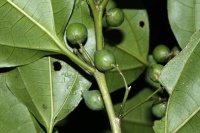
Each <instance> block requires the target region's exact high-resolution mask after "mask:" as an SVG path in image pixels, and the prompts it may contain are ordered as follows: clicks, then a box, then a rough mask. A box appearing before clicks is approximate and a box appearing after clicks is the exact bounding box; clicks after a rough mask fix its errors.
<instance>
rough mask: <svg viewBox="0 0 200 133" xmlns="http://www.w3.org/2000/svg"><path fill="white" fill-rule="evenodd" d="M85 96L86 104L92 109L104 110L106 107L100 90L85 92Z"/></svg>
mask: <svg viewBox="0 0 200 133" xmlns="http://www.w3.org/2000/svg"><path fill="white" fill-rule="evenodd" d="M83 98H84V101H85V104H86V105H87V107H88V108H89V109H91V110H102V109H103V108H104V102H103V99H102V96H101V93H100V92H99V91H98V90H91V91H86V92H84V93H83Z"/></svg>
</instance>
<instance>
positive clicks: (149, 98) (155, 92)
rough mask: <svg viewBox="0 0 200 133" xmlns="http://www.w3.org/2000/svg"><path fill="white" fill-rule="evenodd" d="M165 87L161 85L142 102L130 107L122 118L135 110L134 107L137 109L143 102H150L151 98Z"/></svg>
mask: <svg viewBox="0 0 200 133" xmlns="http://www.w3.org/2000/svg"><path fill="white" fill-rule="evenodd" d="M162 89H163V88H162V87H160V88H158V89H157V90H156V91H154V92H153V93H152V94H151V95H150V96H148V97H147V98H146V99H145V100H143V101H142V102H140V103H138V104H136V105H135V106H133V107H132V108H130V109H128V110H127V111H126V112H125V113H124V114H123V116H122V117H121V118H123V117H125V116H126V115H127V114H129V113H130V112H131V111H133V110H134V109H136V108H137V107H139V106H141V105H142V104H144V103H146V102H148V101H149V100H151V98H152V97H153V96H154V95H155V94H157V93H158V92H159V91H161V90H162Z"/></svg>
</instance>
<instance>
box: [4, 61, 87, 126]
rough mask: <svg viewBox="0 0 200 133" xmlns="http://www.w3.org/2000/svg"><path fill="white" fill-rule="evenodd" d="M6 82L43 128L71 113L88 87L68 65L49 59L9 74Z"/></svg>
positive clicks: (84, 80) (82, 78) (81, 77)
mask: <svg viewBox="0 0 200 133" xmlns="http://www.w3.org/2000/svg"><path fill="white" fill-rule="evenodd" d="M54 63H58V64H59V65H60V67H61V68H60V70H58V71H57V70H56V69H55V68H54V67H55V66H54V65H55V64H54ZM54 69H55V70H54ZM6 81H7V84H8V87H9V88H10V90H11V91H12V93H13V94H15V95H16V97H17V98H18V99H20V100H21V101H22V102H23V103H24V104H25V105H26V106H27V107H28V108H29V110H30V111H31V113H33V114H34V116H35V117H36V118H37V119H38V121H39V122H40V123H41V124H42V125H44V126H45V127H46V129H49V128H52V127H53V126H54V125H55V124H56V123H57V122H58V121H59V120H61V119H63V118H64V117H66V116H67V115H68V114H69V113H70V112H71V111H72V110H74V109H75V108H76V106H78V104H79V102H80V100H81V99H82V96H81V95H82V92H83V91H84V90H86V89H88V88H89V87H90V82H88V81H87V80H86V79H85V78H84V77H83V76H82V75H80V74H79V73H78V72H77V71H76V70H74V69H73V68H72V67H71V66H70V65H68V64H66V63H65V62H63V61H60V60H57V59H50V57H45V58H42V59H40V60H38V61H36V62H34V63H32V64H30V65H26V66H23V67H19V68H18V69H15V70H13V71H11V72H9V73H8V74H7V77H6Z"/></svg>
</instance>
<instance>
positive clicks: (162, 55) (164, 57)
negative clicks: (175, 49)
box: [153, 44, 170, 63]
mask: <svg viewBox="0 0 200 133" xmlns="http://www.w3.org/2000/svg"><path fill="white" fill-rule="evenodd" d="M169 54H170V49H169V48H168V47H167V46H166V45H162V44H160V45H158V46H156V47H155V48H154V50H153V57H154V59H155V60H156V61H157V62H158V63H166V62H167V61H168V57H169Z"/></svg>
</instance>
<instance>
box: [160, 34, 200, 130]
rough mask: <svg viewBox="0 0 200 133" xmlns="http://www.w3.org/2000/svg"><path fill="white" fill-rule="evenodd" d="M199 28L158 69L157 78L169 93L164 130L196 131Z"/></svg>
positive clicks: (197, 128)
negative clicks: (159, 69) (177, 52)
mask: <svg viewBox="0 0 200 133" xmlns="http://www.w3.org/2000/svg"><path fill="white" fill-rule="evenodd" d="M199 44H200V31H199V30H198V31H197V32H196V33H195V34H194V35H193V36H192V37H191V39H190V41H189V43H188V44H187V45H186V47H185V48H184V49H183V50H182V51H181V52H180V53H179V55H178V56H176V57H175V58H173V59H172V60H171V61H170V62H169V63H168V64H167V65H166V66H165V67H164V69H163V71H162V72H161V75H160V78H159V81H160V82H161V84H162V85H163V86H164V87H165V88H166V90H167V91H168V93H169V94H170V98H169V101H168V105H167V106H168V107H167V113H166V118H165V123H164V124H165V133H168V132H178V131H180V132H186V131H187V132H198V131H199V130H200V128H199V125H198V123H199V122H200V119H199V110H200V97H199V93H198V92H199V91H200V87H199V84H200V80H199V74H200V60H199V57H200V55H199V53H200V45H199Z"/></svg>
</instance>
